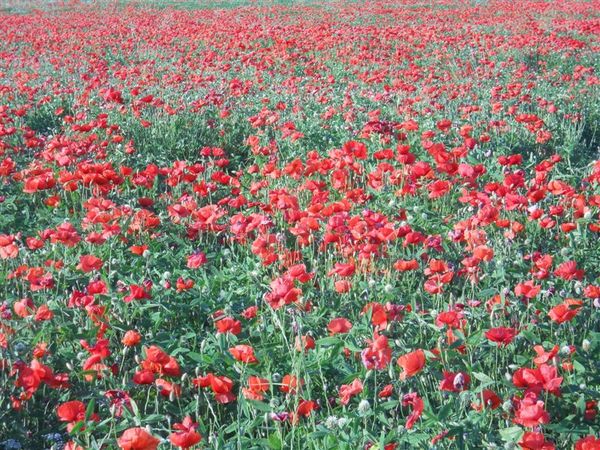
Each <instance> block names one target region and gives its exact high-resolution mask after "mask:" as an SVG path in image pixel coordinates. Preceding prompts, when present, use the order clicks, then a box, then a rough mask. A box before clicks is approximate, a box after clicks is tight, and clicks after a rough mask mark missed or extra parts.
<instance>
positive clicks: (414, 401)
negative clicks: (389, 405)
mask: <svg viewBox="0 0 600 450" xmlns="http://www.w3.org/2000/svg"><path fill="white" fill-rule="evenodd" d="M402 406H411V407H412V411H411V413H410V414H409V415H408V417H407V418H406V425H405V427H406V429H407V430H410V429H411V428H412V427H413V426H414V425H415V423H416V422H417V420H419V418H420V417H421V414H423V409H425V403H424V402H423V399H422V398H421V397H419V396H418V395H417V393H416V392H411V393H410V394H405V395H404V396H403V397H402Z"/></svg>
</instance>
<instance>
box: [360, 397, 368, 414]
mask: <svg viewBox="0 0 600 450" xmlns="http://www.w3.org/2000/svg"><path fill="white" fill-rule="evenodd" d="M370 409H371V404H370V403H369V400H366V399H365V400H361V401H360V403H359V404H358V413H359V414H360V415H364V414H367V413H368V412H369V410H370Z"/></svg>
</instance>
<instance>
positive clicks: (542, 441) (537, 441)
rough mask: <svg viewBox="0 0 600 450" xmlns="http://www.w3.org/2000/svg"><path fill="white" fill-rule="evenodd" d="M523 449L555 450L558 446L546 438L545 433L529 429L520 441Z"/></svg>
mask: <svg viewBox="0 0 600 450" xmlns="http://www.w3.org/2000/svg"><path fill="white" fill-rule="evenodd" d="M519 445H520V446H521V449H522V450H554V449H555V448H556V447H555V446H554V444H553V443H552V442H550V441H547V440H546V437H545V436H544V434H543V433H539V432H533V431H527V432H526V433H524V434H523V437H522V438H521V440H520V441H519Z"/></svg>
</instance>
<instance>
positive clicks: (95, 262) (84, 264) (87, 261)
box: [77, 255, 104, 273]
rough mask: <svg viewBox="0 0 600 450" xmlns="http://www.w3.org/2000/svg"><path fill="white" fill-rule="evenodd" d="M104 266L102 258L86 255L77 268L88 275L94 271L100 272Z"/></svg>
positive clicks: (81, 258) (80, 259) (82, 257)
mask: <svg viewBox="0 0 600 450" xmlns="http://www.w3.org/2000/svg"><path fill="white" fill-rule="evenodd" d="M103 265H104V262H103V261H102V260H101V259H100V258H98V257H96V256H94V255H84V256H81V257H80V258H79V264H78V265H77V268H78V269H79V270H81V271H82V272H86V273H87V272H92V271H94V270H100V269H101V268H102V266H103Z"/></svg>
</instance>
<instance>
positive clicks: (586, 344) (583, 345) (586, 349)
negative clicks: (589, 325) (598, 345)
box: [581, 339, 592, 352]
mask: <svg viewBox="0 0 600 450" xmlns="http://www.w3.org/2000/svg"><path fill="white" fill-rule="evenodd" d="M591 347H592V343H591V342H590V341H589V340H587V339H584V340H583V342H582V343H581V348H582V349H583V351H584V352H589V351H590V348H591Z"/></svg>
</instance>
